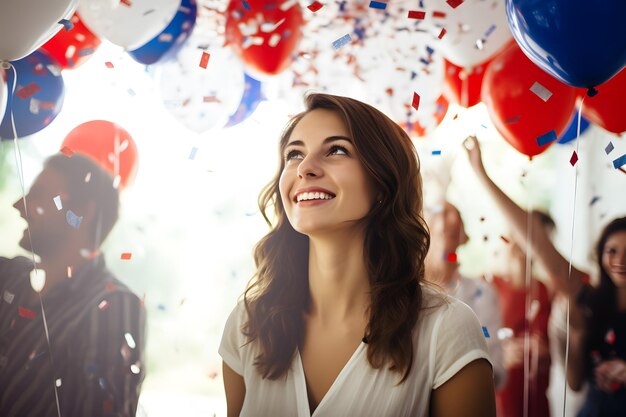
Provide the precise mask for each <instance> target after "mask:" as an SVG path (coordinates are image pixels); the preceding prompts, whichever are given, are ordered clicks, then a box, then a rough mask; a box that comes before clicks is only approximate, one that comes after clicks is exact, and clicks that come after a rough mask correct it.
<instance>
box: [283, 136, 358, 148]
mask: <svg viewBox="0 0 626 417" xmlns="http://www.w3.org/2000/svg"><path fill="white" fill-rule="evenodd" d="M338 140H345V141H346V142H350V143H352V139H350V138H349V137H347V136H339V135H336V136H329V137H327V138H326V139H324V142H322V144H324V145H326V144H327V143H330V142H336V141H338ZM289 146H304V142H302V141H301V140H294V141H291V142H289V143H288V144H287V145H285V148H287V147H289Z"/></svg>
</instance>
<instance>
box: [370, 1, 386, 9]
mask: <svg viewBox="0 0 626 417" xmlns="http://www.w3.org/2000/svg"><path fill="white" fill-rule="evenodd" d="M386 8H387V3H383V2H380V1H370V9H379V10H385V9H386Z"/></svg>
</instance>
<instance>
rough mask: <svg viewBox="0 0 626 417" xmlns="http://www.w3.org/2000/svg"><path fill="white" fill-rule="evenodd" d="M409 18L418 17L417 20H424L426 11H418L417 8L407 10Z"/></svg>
mask: <svg viewBox="0 0 626 417" xmlns="http://www.w3.org/2000/svg"><path fill="white" fill-rule="evenodd" d="M408 17H409V19H418V20H424V18H425V17H426V12H420V11H417V10H409V16H408Z"/></svg>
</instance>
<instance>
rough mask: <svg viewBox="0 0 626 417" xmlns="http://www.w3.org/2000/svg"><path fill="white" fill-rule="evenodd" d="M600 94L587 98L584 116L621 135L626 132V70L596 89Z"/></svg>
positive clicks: (584, 104) (584, 103)
mask: <svg viewBox="0 0 626 417" xmlns="http://www.w3.org/2000/svg"><path fill="white" fill-rule="evenodd" d="M596 90H598V94H596V95H595V96H593V97H585V101H584V102H583V116H585V117H586V118H587V119H588V120H589V121H590V122H592V123H595V124H597V125H598V126H601V127H603V128H604V129H606V130H608V131H609V132H613V133H617V134H621V133H623V132H625V131H626V114H624V108H626V69H623V70H621V71H620V72H618V73H617V74H616V75H614V76H613V78H611V79H610V80H609V81H607V82H605V83H604V84H601V85H599V86H598V87H596Z"/></svg>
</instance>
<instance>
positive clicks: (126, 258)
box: [120, 252, 133, 261]
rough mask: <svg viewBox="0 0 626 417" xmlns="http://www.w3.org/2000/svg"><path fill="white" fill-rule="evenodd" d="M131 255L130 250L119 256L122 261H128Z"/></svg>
mask: <svg viewBox="0 0 626 417" xmlns="http://www.w3.org/2000/svg"><path fill="white" fill-rule="evenodd" d="M132 256H133V254H132V253H130V252H124V253H122V255H121V256H120V259H122V260H123V261H130V258H131V257H132Z"/></svg>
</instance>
